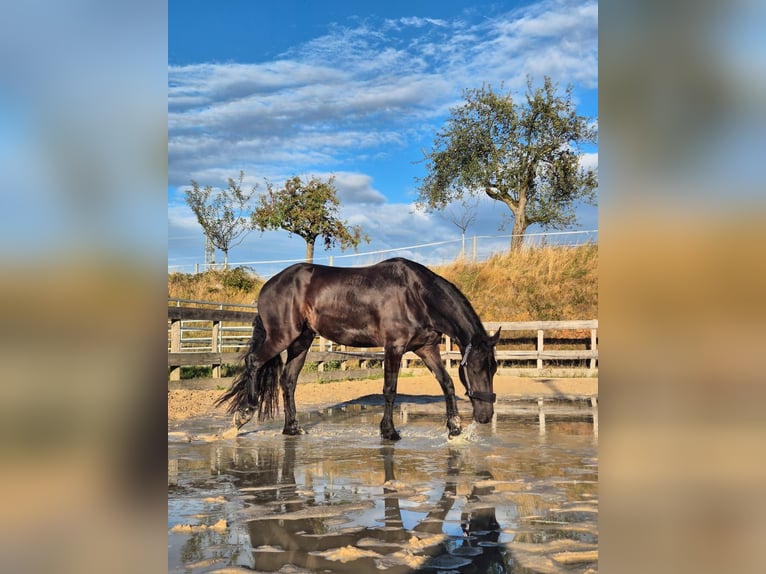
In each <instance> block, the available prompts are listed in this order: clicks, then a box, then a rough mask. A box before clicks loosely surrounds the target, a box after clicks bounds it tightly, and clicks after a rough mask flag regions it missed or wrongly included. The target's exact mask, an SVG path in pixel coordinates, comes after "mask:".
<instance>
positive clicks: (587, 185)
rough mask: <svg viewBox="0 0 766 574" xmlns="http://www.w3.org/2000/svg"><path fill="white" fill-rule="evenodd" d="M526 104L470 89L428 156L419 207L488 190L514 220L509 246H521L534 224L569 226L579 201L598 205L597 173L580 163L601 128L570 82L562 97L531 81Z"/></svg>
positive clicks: (553, 87) (549, 83)
mask: <svg viewBox="0 0 766 574" xmlns="http://www.w3.org/2000/svg"><path fill="white" fill-rule="evenodd" d="M527 87H528V90H527V94H526V105H519V104H516V103H515V102H514V101H513V99H512V97H511V95H510V93H508V94H499V93H496V92H493V91H492V88H491V87H490V86H488V87H482V88H481V89H473V90H467V91H465V92H464V94H463V96H464V99H465V103H463V104H462V105H460V106H457V107H455V108H452V109H451V110H450V113H451V116H450V117H449V118H448V120H447V124H446V127H445V128H444V129H443V130H442V131H440V132H437V135H436V138H435V140H434V146H433V150H431V151H430V152H428V153H426V154H425V158H424V159H425V161H426V168H427V175H426V177H425V178H424V179H422V180H420V186H419V196H418V202H417V203H418V205H419V206H420V207H421V208H423V209H426V210H432V209H444V208H445V207H446V206H447V204H448V203H449V202H450V201H452V200H454V199H462V198H463V197H464V196H465V195H478V194H481V193H485V194H486V195H488V196H489V197H491V198H492V199H494V200H497V201H500V202H502V203H504V204H505V205H506V206H507V207H508V208H509V209H510V211H511V214H512V217H513V236H512V239H511V249H517V248H519V247H521V245H522V243H523V239H524V237H523V236H524V233H525V232H526V229H527V227H529V226H530V225H532V224H535V223H536V224H539V225H540V226H541V227H542V228H543V229H548V228H553V229H563V228H566V227H567V226H570V225H572V224H573V223H575V221H576V217H575V212H574V205H575V203H576V202H577V201H578V200H583V201H585V202H587V203H590V204H595V189H596V186H597V185H598V183H597V177H596V173H595V171H594V170H592V169H585V168H582V167H581V166H580V157H581V156H582V152H581V145H582V144H583V143H595V142H596V138H597V132H596V129H595V128H592V127H590V125H589V120H588V118H586V117H583V116H579V115H577V111H576V109H575V107H574V104H573V103H572V87H571V86H569V87H568V88H567V90H566V92H565V93H564V95H563V97H562V96H558V95H557V94H556V92H557V85H556V84H554V83H553V82H552V81H551V79H550V78H548V77H547V76H546V77H545V81H544V84H543V86H542V87H541V88H537V89H534V90H533V89H532V82H531V80H528V81H527Z"/></svg>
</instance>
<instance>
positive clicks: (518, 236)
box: [511, 212, 527, 251]
mask: <svg viewBox="0 0 766 574" xmlns="http://www.w3.org/2000/svg"><path fill="white" fill-rule="evenodd" d="M526 230H527V218H526V217H525V216H524V213H523V212H522V213H514V214H513V231H511V251H518V250H519V249H521V246H522V245H524V233H525V232H526Z"/></svg>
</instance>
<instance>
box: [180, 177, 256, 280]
mask: <svg viewBox="0 0 766 574" xmlns="http://www.w3.org/2000/svg"><path fill="white" fill-rule="evenodd" d="M244 177H245V173H244V172H243V171H240V172H239V181H234V180H233V179H232V178H229V182H228V183H229V185H228V187H227V188H226V189H221V190H219V191H217V192H216V193H213V188H212V187H211V186H209V185H208V186H205V187H204V188H200V186H199V184H198V183H197V182H196V181H194V180H192V181H191V185H192V187H191V189H187V190H186V203H187V204H188V205H189V207H190V208H191V210H192V211H193V212H194V215H196V216H197V221H198V222H199V224H200V225H201V226H202V230H203V231H204V233H205V236H206V237H207V238H208V239H209V240H210V242H211V243H212V244H213V245H215V246H216V247H217V248H218V249H220V250H221V251H223V254H224V269H227V268H228V266H229V250H230V249H231V248H232V247H235V246H236V245H239V244H240V243H241V242H242V240H243V239H244V238H245V235H246V234H247V232H248V231H250V225H249V221H248V219H247V216H246V213H247V211H248V210H249V204H250V198H251V197H252V195H253V193H255V187H253V188H252V189H251V190H250V191H249V192H245V191H242V180H243V179H244Z"/></svg>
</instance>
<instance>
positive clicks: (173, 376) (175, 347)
mask: <svg viewBox="0 0 766 574" xmlns="http://www.w3.org/2000/svg"><path fill="white" fill-rule="evenodd" d="M180 351H181V321H171V322H170V352H171V353H179V352H180ZM170 380H171V381H180V380H181V367H171V368H170Z"/></svg>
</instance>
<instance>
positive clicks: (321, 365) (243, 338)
mask: <svg viewBox="0 0 766 574" xmlns="http://www.w3.org/2000/svg"><path fill="white" fill-rule="evenodd" d="M173 301H174V302H175V305H174V306H171V305H168V368H169V376H170V380H171V381H173V380H176V381H177V380H179V379H180V378H181V370H180V369H181V367H187V366H207V367H212V377H213V378H219V377H221V367H222V365H238V364H241V359H242V354H243V353H244V351H245V350H246V349H247V346H248V342H249V340H250V336H251V334H252V323H253V320H254V319H255V316H256V313H255V312H254V311H253V310H241V309H224V308H223V307H224V306H225V305H223V304H212V303H204V304H206V305H208V307H207V308H205V307H181V306H180V304H181V303H182V302H185V301H184V300H179V299H174V300H173ZM187 303H195V304H197V303H200V302H191V301H188V302H187ZM211 305H212V306H215V307H217V308H210V306H211ZM230 307H231V306H230ZM240 307H244V308H254V307H253V306H245V305H242V306H240ZM484 327H485V328H486V330H487V332H489V333H494V332H496V331H497V329H501V339H500V342H499V343H498V346H497V349H496V352H495V356H496V358H497V361H498V370H499V372H516V373H519V372H525V371H532V372H533V373H541V372H543V369H550V370H556V369H558V370H561V369H569V370H572V369H576V370H577V371H581V372H583V373H584V374H589V373H590V374H595V371H596V369H597V366H598V321H597V320H587V321H528V322H506V321H503V322H486V323H484ZM460 358H461V356H460V351H459V349H458V348H457V345H456V344H455V343H454V342H453V341H451V340H450V338H449V337H444V341H443V346H442V359H443V360H444V362H445V365H446V367H447V369H453V368H457V365H458V363H459V362H460ZM306 360H307V363H308V364H315V365H316V369H317V371H318V372H323V371H325V370H326V369H327V368H335V369H336V370H339V371H340V373H338V376H339V377H348V376H352V373H350V372H348V371H349V370H351V369H364V370H365V372H368V373H369V371H370V369H373V370H380V371H381V372H382V363H383V349H380V348H379V349H374V348H373V349H356V348H351V347H346V346H342V345H337V344H335V343H333V342H331V341H328V340H326V339H323V338H321V337H317V338H316V340H315V341H314V344H313V345H312V347H311V349H310V351H309V353H308V357H307V359H306ZM419 366H422V364H421V363H420V360H419V358H418V357H417V356H416V355H415V354H414V353H411V352H410V353H406V354H405V356H404V357H403V359H402V367H403V368H405V369H409V368H416V367H419Z"/></svg>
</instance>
